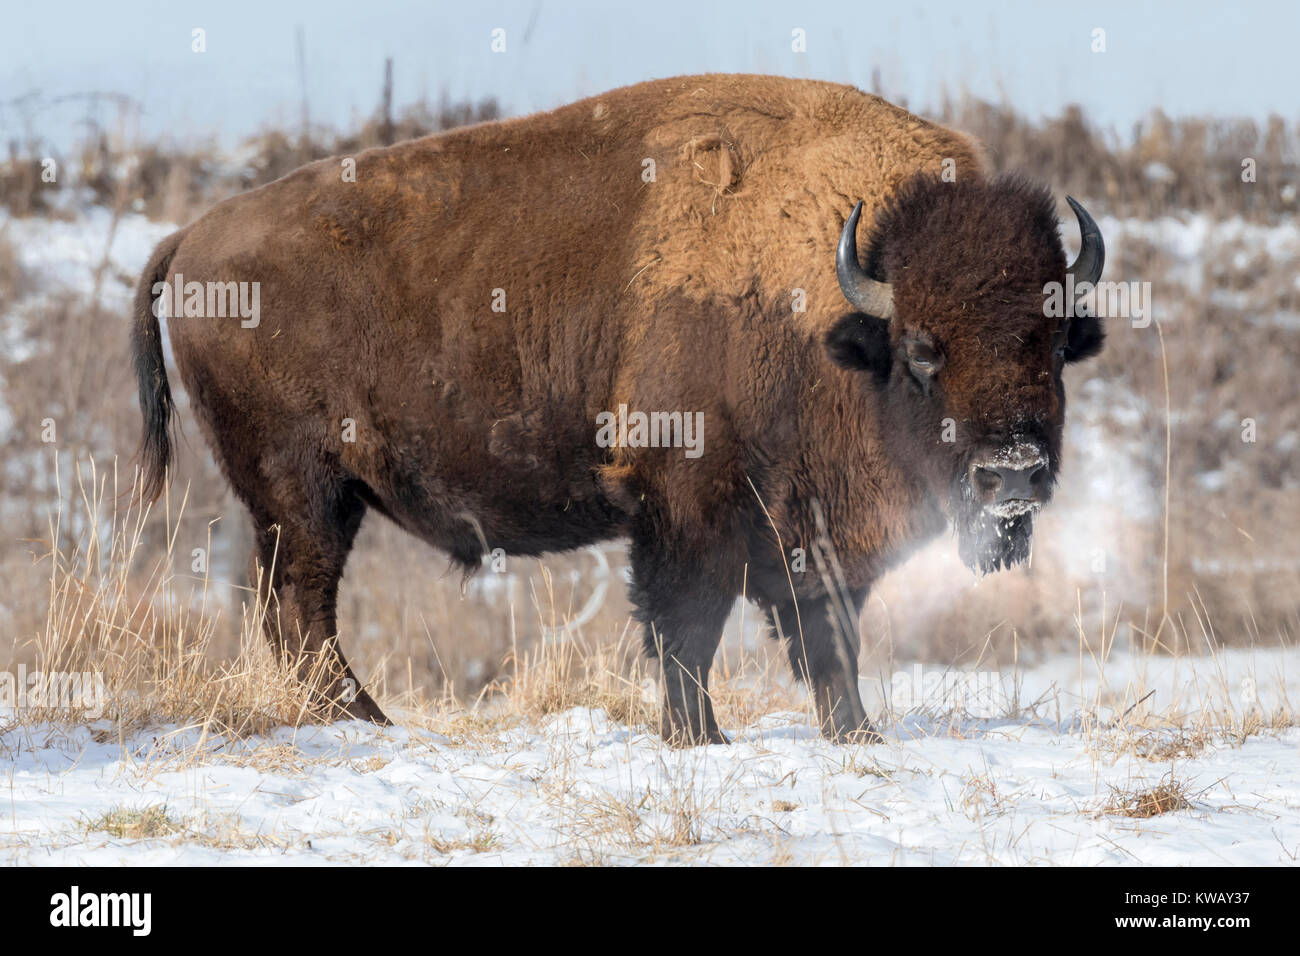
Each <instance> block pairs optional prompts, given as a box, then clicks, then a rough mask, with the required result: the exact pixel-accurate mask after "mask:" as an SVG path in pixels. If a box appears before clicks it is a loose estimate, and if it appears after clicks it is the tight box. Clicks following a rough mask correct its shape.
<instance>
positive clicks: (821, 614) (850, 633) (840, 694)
mask: <svg viewBox="0 0 1300 956" xmlns="http://www.w3.org/2000/svg"><path fill="white" fill-rule="evenodd" d="M865 597H866V592H865V591H860V592H852V593H850V594H848V595H845V596H844V597H843V599H839V598H837V599H836V600H834V601H832V600H830V599H827V598H822V599H812V600H809V599H804V600H800V601H799V604H798V606H797V607H796V606H795V604H794V602H793V601H790V602H783V603H780V604H776V605H773V606H772V607H771V608H770V609H769V613H770V614H771V616H772V623H773V626H774V627H775V628H776V630H777V635H778V637H780V638H781V639H782V641H783V642H784V643H785V646H786V652H787V654H789V657H790V666H791V667H792V668H793V669H794V673H795V676H796V677H798V678H799V679H800V680H802V681H804V682H805V683H806V684H807V685H808V690H809V692H810V693H811V694H812V697H813V702H814V704H815V706H816V708H817V721H818V723H819V724H820V725H821V731H822V735H823V736H825V737H826V738H828V739H830V740H834V741H836V742H837V743H848V742H860V743H872V744H874V743H880V741H881V739H882V738H881V736H880V734H879V733H878V732H877V731H876V728H875V727H874V726H872V724H871V721H870V720H869V719H868V717H867V712H866V709H865V708H864V707H863V706H862V696H861V695H860V694H859V693H858V611H859V610H860V609H861V607H862V602H863V600H865Z"/></svg>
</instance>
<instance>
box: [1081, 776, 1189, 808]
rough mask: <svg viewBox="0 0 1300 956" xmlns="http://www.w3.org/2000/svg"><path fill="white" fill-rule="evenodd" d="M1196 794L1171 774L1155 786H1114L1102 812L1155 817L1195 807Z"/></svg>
mask: <svg viewBox="0 0 1300 956" xmlns="http://www.w3.org/2000/svg"><path fill="white" fill-rule="evenodd" d="M1194 796H1195V795H1194V794H1192V793H1190V791H1189V790H1188V788H1187V785H1186V784H1185V783H1183V782H1182V781H1180V780H1175V779H1174V778H1173V777H1172V776H1169V777H1166V778H1165V779H1164V780H1162V781H1161V782H1160V783H1158V784H1157V785H1156V786H1154V787H1139V788H1138V789H1135V790H1123V789H1120V788H1118V787H1112V788H1111V797H1110V800H1109V801H1108V802H1107V804H1106V806H1105V807H1104V808H1103V810H1102V812H1103V813H1108V814H1114V815H1117V816H1123V817H1139V818H1146V817H1155V816H1159V815H1160V814H1162V813H1176V812H1177V811H1179V810H1192V809H1195V804H1194V803H1193V802H1192V800H1193V799H1194Z"/></svg>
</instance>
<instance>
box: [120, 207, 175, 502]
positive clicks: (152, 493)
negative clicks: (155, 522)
mask: <svg viewBox="0 0 1300 956" xmlns="http://www.w3.org/2000/svg"><path fill="white" fill-rule="evenodd" d="M182 236H183V233H181V232H176V233H173V234H172V235H170V236H168V237H167V238H166V239H164V240H163V241H162V242H161V243H160V244H159V246H158V248H157V249H155V250H154V253H153V256H152V257H151V258H150V259H149V264H148V265H147V266H145V269H144V273H143V275H141V276H140V284H139V285H138V286H137V287H136V290H135V305H134V309H133V313H134V314H133V322H132V324H131V354H132V356H133V358H134V360H135V377H136V381H137V382H138V383H139V386H140V414H141V415H142V416H143V418H144V431H143V434H142V435H141V438H140V451H139V453H138V455H137V460H138V461H139V463H140V482H141V483H140V492H139V493H140V497H141V499H142V500H143V501H145V502H146V503H149V502H153V501H156V500H157V499H158V496H159V495H161V494H162V491H163V488H164V487H166V484H167V469H168V467H169V466H170V465H171V460H172V436H171V418H172V390H171V386H170V385H169V384H168V383H167V366H166V365H165V364H164V362H163V347H162V332H161V329H160V328H159V324H158V316H157V315H156V314H155V312H154V301H155V297H154V287H155V285H156V284H157V283H159V282H166V281H167V274H168V272H169V270H170V267H171V261H172V256H174V255H175V254H176V248H177V247H178V246H179V245H180V243H181V238H182Z"/></svg>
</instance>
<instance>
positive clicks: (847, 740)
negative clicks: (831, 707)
mask: <svg viewBox="0 0 1300 956" xmlns="http://www.w3.org/2000/svg"><path fill="white" fill-rule="evenodd" d="M822 735H823V736H824V737H825V738H826V739H827V740H829V741H831V742H832V743H837V744H883V743H884V742H885V738H884V737H882V736H880V731H878V730H876V728H875V727H873V726H871V724H870V723H868V724H866V725H865V726H862V727H859V728H857V729H856V730H839V729H836V728H828V729H826V730H823V731H822Z"/></svg>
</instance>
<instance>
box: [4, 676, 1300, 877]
mask: <svg viewBox="0 0 1300 956" xmlns="http://www.w3.org/2000/svg"><path fill="white" fill-rule="evenodd" d="M1098 673H1099V672H1098V668H1096V667H1095V666H1094V665H1093V663H1092V662H1091V661H1090V660H1087V659H1086V655H1085V660H1084V661H1083V662H1082V663H1081V662H1080V660H1078V659H1070V658H1060V659H1053V660H1049V661H1048V662H1046V663H1045V664H1043V665H1042V666H1040V667H1036V668H1033V669H1031V670H1028V671H1025V672H1024V673H1022V674H1020V675H1018V676H1017V678H1015V679H1013V680H1011V681H1010V683H1011V684H1015V685H1016V686H1018V687H1019V689H1020V694H1021V699H1022V701H1025V700H1028V699H1030V698H1032V699H1033V700H1034V701H1036V702H1037V703H1036V706H1035V707H1033V708H1030V707H1027V706H1024V705H1023V703H1022V706H1021V713H1020V714H1019V715H1018V716H1015V717H1000V718H996V717H995V718H979V719H973V718H964V717H961V716H960V715H953V714H948V715H946V716H943V717H936V716H933V714H935V713H937V712H938V710H939V709H941V708H935V707H931V708H930V712H931V716H923V715H916V714H914V715H911V716H908V715H904V716H901V717H900V718H899V719H897V720H895V721H894V722H893V723H892V725H891V726H890V727H889V729H888V730H887V732H886V742H885V743H884V744H883V745H878V746H837V745H833V744H830V743H828V742H826V741H824V740H822V739H820V738H819V737H818V736H817V734H816V733H815V731H814V729H813V728H812V726H810V723H809V721H808V718H807V716H806V715H805V714H803V713H799V712H783V713H772V714H769V715H767V716H766V717H764V718H762V719H761V720H759V721H757V722H756V723H755V724H754V725H753V726H749V727H729V728H726V729H727V730H728V731H729V732H730V733H731V734H732V735H733V736H734V738H735V740H734V743H733V744H732V745H730V746H715V747H707V748H696V749H690V750H676V751H675V750H670V749H667V748H665V747H664V746H663V745H662V744H660V742H659V741H658V740H657V738H655V737H654V736H651V735H649V734H647V733H645V732H643V731H642V730H638V729H634V728H629V727H628V726H625V725H621V724H619V723H617V722H614V721H612V720H611V719H609V717H607V716H606V714H605V713H604V712H602V711H599V710H591V709H586V708H575V709H572V710H568V711H565V712H563V713H558V714H553V715H550V716H549V717H548V718H546V719H544V720H538V721H533V722H531V723H529V722H525V723H518V724H515V725H514V726H509V725H508V722H507V725H504V726H501V727H499V728H497V727H493V726H492V724H491V722H490V720H487V719H484V720H482V721H480V724H481V727H479V729H478V730H476V731H474V732H464V731H465V729H466V728H469V727H474V726H475V720H474V719H472V718H465V719H464V720H462V721H459V722H458V721H452V722H451V723H449V724H448V725H447V728H448V729H447V731H446V732H444V733H438V732H434V731H431V730H425V729H418V728H417V727H415V726H414V725H411V726H398V727H394V728H390V729H382V730H381V729H375V728H372V727H370V726H369V725H363V724H360V723H341V724H337V725H335V726H332V727H325V728H317V727H311V728H305V729H299V730H296V731H295V730H292V729H288V728H286V729H283V730H280V731H278V732H276V733H274V734H272V735H269V736H266V737H256V738H250V739H244V740H238V741H234V740H226V739H219V738H207V739H203V738H202V735H201V734H200V732H199V731H197V730H194V729H189V730H186V729H177V728H160V729H156V730H151V731H148V732H145V733H138V734H134V735H131V736H128V737H127V738H126V739H121V740H119V739H117V737H116V735H115V731H114V729H113V727H112V726H111V725H110V724H108V723H106V722H105V723H100V724H97V725H94V726H91V727H84V728H77V729H74V730H72V731H71V732H64V731H60V730H57V729H55V728H53V727H50V726H43V725H37V726H24V727H12V728H11V729H9V730H7V731H3V732H0V861H2V862H5V863H23V864H69V863H72V864H76V863H88V864H119V863H136V864H143V863H151V864H212V863H259V864H295V865H303V864H317V863H320V864H324V863H407V862H409V863H433V864H448V863H450V864H469V865H489V866H494V865H503V864H506V865H509V864H527V863H533V864H558V863H606V864H610V863H626V862H638V861H650V862H661V863H674V862H677V863H682V862H690V863H713V864H727V863H745V864H754V863H796V864H812V863H821V864H842V863H851V864H895V865H897V864H953V863H961V864H1070V865H1098V864H1208V865H1226V864H1232V865H1237V864H1270V865H1278V864H1291V863H1294V862H1296V860H1297V859H1300V760H1298V759H1297V758H1298V756H1300V753H1298V750H1300V729H1298V728H1296V727H1294V726H1280V727H1277V728H1272V729H1270V728H1268V727H1265V728H1264V729H1261V730H1256V731H1255V732H1252V733H1250V734H1248V735H1242V734H1240V733H1234V732H1232V731H1231V729H1227V730H1225V729H1224V728H1228V727H1229V726H1230V725H1232V724H1235V725H1236V726H1237V727H1238V728H1239V727H1240V722H1241V718H1242V717H1243V716H1246V715H1247V714H1248V712H1250V711H1251V710H1252V709H1253V708H1254V707H1256V706H1258V707H1259V708H1262V710H1263V712H1265V713H1272V712H1275V711H1276V710H1277V709H1278V708H1279V707H1282V706H1284V705H1285V702H1286V700H1287V696H1288V695H1294V694H1295V693H1296V691H1297V690H1298V689H1300V655H1298V654H1296V653H1293V652H1290V651H1287V652H1264V651H1225V652H1221V654H1220V655H1218V656H1217V657H1216V658H1213V659H1211V658H1183V659H1181V660H1178V661H1171V660H1166V659H1155V660H1152V661H1143V660H1129V659H1126V658H1125V657H1123V656H1119V655H1117V656H1116V657H1114V658H1112V660H1111V661H1110V662H1109V663H1108V664H1107V665H1106V667H1105V681H1104V683H1105V684H1106V685H1108V687H1109V688H1110V691H1111V692H1113V698H1112V697H1111V696H1110V695H1109V694H1107V693H1105V692H1103V693H1102V694H1101V695H1100V696H1099V695H1098V684H1099V676H1098ZM1081 677H1082V679H1080V678H1081ZM865 689H869V688H867V687H864V690H865ZM1150 690H1154V691H1155V692H1156V694H1155V697H1154V698H1150V699H1149V700H1148V702H1147V703H1146V704H1143V705H1140V706H1139V707H1137V708H1135V709H1134V710H1132V711H1131V712H1130V713H1129V716H1128V718H1127V719H1126V720H1125V721H1124V722H1122V723H1121V722H1118V721H1117V720H1116V718H1117V717H1119V716H1120V714H1121V713H1123V711H1126V710H1129V707H1130V705H1131V700H1130V698H1132V699H1133V700H1136V699H1137V698H1136V696H1134V695H1136V694H1137V693H1138V692H1139V691H1140V693H1141V694H1146V693H1148V692H1149V691H1150ZM1219 695H1222V696H1219ZM1112 699H1113V701H1114V703H1113V705H1112V704H1107V703H1105V701H1107V700H1112ZM1157 701H1164V702H1165V704H1166V705H1167V706H1168V707H1169V708H1171V709H1174V710H1183V711H1188V710H1191V709H1193V708H1197V704H1198V702H1199V704H1200V705H1201V706H1202V707H1204V708H1206V710H1204V711H1202V710H1200V709H1199V708H1197V709H1195V710H1194V713H1193V714H1192V716H1191V718H1190V719H1187V720H1184V721H1182V725H1183V726H1182V728H1181V729H1178V728H1174V727H1172V726H1170V725H1167V724H1165V722H1164V721H1163V719H1162V718H1160V717H1158V716H1153V715H1154V714H1159V713H1165V712H1166V711H1164V710H1163V709H1162V708H1161V707H1159V706H1157V705H1156V702H1157ZM1221 708H1227V709H1226V710H1224V709H1221ZM1211 710H1212V711H1213V712H1215V713H1217V714H1218V715H1219V717H1220V719H1221V721H1222V723H1221V724H1220V729H1214V728H1213V727H1210V726H1209V725H1208V724H1207V725H1206V726H1204V727H1202V728H1199V729H1198V728H1197V726H1196V725H1197V721H1196V719H1195V714H1199V713H1208V712H1210V711H1211ZM1058 712H1059V717H1058V716H1057V714H1058ZM3 726H4V718H3V717H0V728H3ZM1162 784H1165V785H1167V786H1168V787H1169V788H1171V790H1172V791H1173V792H1175V793H1176V796H1175V797H1173V798H1172V799H1173V805H1174V806H1175V807H1179V806H1181V807H1182V808H1181V809H1172V810H1170V812H1163V813H1159V814H1156V815H1151V816H1126V815H1123V814H1122V813H1119V812H1116V811H1117V810H1119V809H1122V808H1123V807H1124V806H1125V805H1126V804H1129V803H1132V802H1133V801H1134V800H1137V801H1138V802H1139V804H1140V797H1138V796H1137V794H1140V793H1141V792H1142V791H1144V790H1149V789H1151V788H1158V787H1160V786H1161V785H1162ZM1167 792H1168V791H1167ZM141 811H146V812H145V813H141ZM148 811H152V815H150V813H149V812H148ZM123 820H125V821H127V823H128V824H131V823H133V822H136V821H139V820H144V821H146V823H147V821H149V820H152V821H153V826H154V827H155V829H154V830H153V831H151V832H153V833H155V834H156V835H154V836H150V837H143V838H136V837H135V836H134V835H133V834H132V832H131V831H130V830H122V829H118V828H117V826H118V824H119V823H121V821H123Z"/></svg>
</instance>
